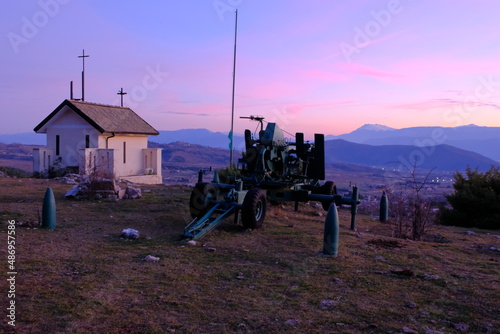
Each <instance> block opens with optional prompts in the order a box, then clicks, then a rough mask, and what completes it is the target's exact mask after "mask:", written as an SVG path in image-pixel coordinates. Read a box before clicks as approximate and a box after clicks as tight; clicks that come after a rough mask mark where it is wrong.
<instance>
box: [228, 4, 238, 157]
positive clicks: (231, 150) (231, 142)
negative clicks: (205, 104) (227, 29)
mask: <svg viewBox="0 0 500 334" xmlns="http://www.w3.org/2000/svg"><path fill="white" fill-rule="evenodd" d="M235 13H236V17H235V24H234V56H233V95H232V103H231V132H230V133H229V134H230V138H229V139H230V142H229V165H230V166H232V165H233V164H234V157H233V137H234V133H233V132H234V86H235V81H236V36H237V34H238V9H236V11H235Z"/></svg>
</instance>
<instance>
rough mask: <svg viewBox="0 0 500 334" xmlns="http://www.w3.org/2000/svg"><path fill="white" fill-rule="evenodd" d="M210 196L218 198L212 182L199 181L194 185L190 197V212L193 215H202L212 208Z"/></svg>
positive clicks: (194, 216) (214, 198)
mask: <svg viewBox="0 0 500 334" xmlns="http://www.w3.org/2000/svg"><path fill="white" fill-rule="evenodd" d="M209 196H210V199H213V200H217V193H216V191H215V188H214V186H213V185H212V184H211V183H197V184H196V185H195V186H194V188H193V191H192V192H191V197H190V198H189V213H190V214H191V217H193V218H196V217H202V216H203V215H204V214H205V213H207V211H208V210H210V203H209V202H208V197H209Z"/></svg>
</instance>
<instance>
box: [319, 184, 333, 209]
mask: <svg viewBox="0 0 500 334" xmlns="http://www.w3.org/2000/svg"><path fill="white" fill-rule="evenodd" d="M318 193H320V194H322V195H336V194H337V186H336V185H335V183H333V182H332V181H326V182H325V183H324V184H323V185H322V186H321V187H320V188H319V192H318ZM331 204H332V202H321V206H322V207H323V210H325V211H328V209H330V205H331Z"/></svg>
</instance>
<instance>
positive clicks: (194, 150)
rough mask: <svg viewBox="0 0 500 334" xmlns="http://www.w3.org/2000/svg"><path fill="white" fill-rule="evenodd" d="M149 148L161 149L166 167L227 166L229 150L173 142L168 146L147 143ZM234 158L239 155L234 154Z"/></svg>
mask: <svg viewBox="0 0 500 334" xmlns="http://www.w3.org/2000/svg"><path fill="white" fill-rule="evenodd" d="M149 144H150V145H149V147H152V148H162V149H163V150H162V161H163V164H164V165H167V166H182V167H202V168H208V167H210V166H213V167H221V166H227V165H228V164H229V150H227V149H222V148H214V147H208V146H202V145H198V144H190V143H185V142H181V141H178V142H175V143H169V144H157V143H151V142H150V143H149ZM235 154H236V157H239V153H238V152H235Z"/></svg>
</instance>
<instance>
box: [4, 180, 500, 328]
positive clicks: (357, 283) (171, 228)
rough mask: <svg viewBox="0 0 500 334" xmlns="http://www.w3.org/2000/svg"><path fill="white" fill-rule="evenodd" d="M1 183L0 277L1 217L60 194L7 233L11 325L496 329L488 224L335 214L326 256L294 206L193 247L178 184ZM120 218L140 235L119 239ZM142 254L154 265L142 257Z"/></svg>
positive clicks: (24, 212) (308, 214) (19, 214)
mask: <svg viewBox="0 0 500 334" xmlns="http://www.w3.org/2000/svg"><path fill="white" fill-rule="evenodd" d="M0 186H1V188H2V192H1V194H0V203H1V207H0V215H1V217H2V226H1V232H2V233H1V235H2V240H3V241H2V246H1V247H0V253H1V254H2V255H1V256H2V258H3V259H4V261H3V263H4V267H3V272H4V273H5V272H7V268H6V266H7V264H6V239H7V237H6V231H7V224H6V223H7V220H9V219H15V220H16V221H17V222H28V221H34V220H35V221H36V219H37V211H38V210H41V203H42V198H43V195H44V193H45V190H46V188H47V187H48V186H50V187H52V188H53V190H54V193H55V197H56V202H57V226H56V229H55V230H54V231H48V230H44V229H32V228H26V227H21V226H18V227H17V228H16V232H17V240H16V241H17V249H16V251H17V262H16V265H17V270H18V275H17V282H16V289H17V291H16V305H17V326H16V329H17V332H18V333H171V332H175V333H233V332H238V333H390V332H394V333H395V332H400V331H401V330H402V328H403V327H408V328H411V329H414V330H416V331H418V332H419V333H424V332H425V330H426V329H433V330H439V331H442V332H445V333H459V332H460V331H459V330H458V328H459V327H460V326H464V325H467V326H468V328H469V329H468V332H469V333H481V332H484V333H488V332H489V333H494V332H495V331H496V332H498V330H499V328H500V327H499V326H500V320H499V314H500V313H499V305H500V288H499V281H500V269H499V252H498V251H494V250H490V247H499V246H500V245H499V244H500V239H498V238H496V237H495V236H494V234H500V233H499V232H498V231H497V232H495V231H489V232H490V234H487V232H488V231H480V230H473V231H474V232H475V233H474V234H472V235H468V234H465V233H464V231H465V230H464V229H460V228H452V227H433V228H432V231H431V235H430V237H429V240H431V241H426V242H412V241H409V240H396V241H395V239H392V238H389V237H388V235H390V227H389V226H388V225H387V224H382V223H379V222H377V221H373V220H372V219H371V218H369V217H367V216H359V217H358V221H357V227H358V232H352V231H350V230H349V226H350V220H349V216H348V211H347V210H345V211H344V210H341V211H340V217H341V218H340V219H341V231H340V245H339V256H338V257H324V256H318V254H319V252H320V251H321V248H322V239H323V232H322V231H323V222H324V216H323V217H317V216H316V213H317V212H318V211H319V209H316V208H315V207H313V206H311V205H305V204H304V205H301V207H300V212H299V213H296V212H294V211H293V205H290V206H276V207H272V208H271V211H270V212H269V214H268V218H267V219H266V223H265V225H264V227H263V228H262V229H260V230H255V231H251V232H248V231H244V230H243V229H242V228H240V227H239V226H235V225H233V224H232V219H228V221H227V223H226V224H224V225H223V226H221V227H220V228H219V229H217V230H216V231H214V232H213V233H211V234H209V235H208V236H207V237H205V238H204V239H202V240H201V241H200V242H198V244H197V245H195V246H190V245H187V244H186V243H185V242H183V241H180V240H179V239H178V237H179V235H180V234H181V233H182V231H183V227H184V226H185V224H186V223H187V222H188V208H187V202H188V197H189V193H190V188H188V187H183V186H171V187H167V186H143V187H142V189H143V190H145V189H150V190H151V192H149V193H145V194H144V195H143V196H144V197H143V198H142V199H138V200H123V201H119V202H108V201H101V202H99V201H82V202H75V201H70V200H66V199H64V193H65V192H66V191H67V190H69V189H70V188H71V186H68V185H63V184H60V183H57V182H56V181H50V182H48V181H45V180H30V179H0ZM361 190H362V189H361ZM129 227H130V228H135V229H137V230H139V232H140V233H141V237H140V238H139V239H138V240H135V241H127V240H124V239H120V238H119V235H120V233H121V231H122V229H124V228H129ZM438 241H439V242H438ZM443 241H446V242H443ZM214 249H215V250H214ZM149 254H151V255H154V256H158V257H160V260H159V261H158V262H144V261H142V259H143V258H144V257H145V256H146V255H149ZM402 273H405V274H402ZM4 282H5V280H4ZM2 286H4V285H2ZM3 295H4V297H2V298H0V301H1V303H2V304H1V305H0V308H1V309H2V310H5V308H6V305H7V304H6V301H7V298H6V297H5V296H6V294H5V293H3ZM2 312H3V313H5V311H2ZM6 320H7V319H6V317H5V314H3V315H2V326H3V329H5V332H8V331H9V330H10V329H11V328H10V326H7V325H6Z"/></svg>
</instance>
